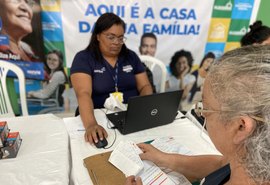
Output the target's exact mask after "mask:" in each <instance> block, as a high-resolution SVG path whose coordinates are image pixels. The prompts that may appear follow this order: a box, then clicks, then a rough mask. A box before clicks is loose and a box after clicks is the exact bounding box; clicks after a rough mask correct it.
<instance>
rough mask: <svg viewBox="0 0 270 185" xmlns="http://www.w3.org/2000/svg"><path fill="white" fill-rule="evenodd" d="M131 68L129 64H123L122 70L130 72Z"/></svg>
mask: <svg viewBox="0 0 270 185" xmlns="http://www.w3.org/2000/svg"><path fill="white" fill-rule="evenodd" d="M132 70H133V68H132V66H131V65H126V66H123V71H124V72H126V73H130V72H131V71H132Z"/></svg>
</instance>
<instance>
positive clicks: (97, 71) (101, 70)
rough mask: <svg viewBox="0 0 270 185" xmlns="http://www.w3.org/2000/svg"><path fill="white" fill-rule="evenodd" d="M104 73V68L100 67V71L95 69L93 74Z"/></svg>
mask: <svg viewBox="0 0 270 185" xmlns="http://www.w3.org/2000/svg"><path fill="white" fill-rule="evenodd" d="M104 71H106V69H105V67H102V68H101V69H95V70H94V73H104Z"/></svg>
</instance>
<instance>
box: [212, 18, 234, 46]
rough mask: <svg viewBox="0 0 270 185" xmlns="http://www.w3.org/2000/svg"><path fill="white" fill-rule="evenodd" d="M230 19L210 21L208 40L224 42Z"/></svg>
mask: <svg viewBox="0 0 270 185" xmlns="http://www.w3.org/2000/svg"><path fill="white" fill-rule="evenodd" d="M229 25H230V19H221V18H220V19H215V18H213V19H212V20H211V23H210V28H209V32H208V39H207V40H208V42H226V41H227V35H228V29H229Z"/></svg>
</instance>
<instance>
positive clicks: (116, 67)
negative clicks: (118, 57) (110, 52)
mask: <svg viewBox="0 0 270 185" xmlns="http://www.w3.org/2000/svg"><path fill="white" fill-rule="evenodd" d="M105 66H106V68H107V69H108V70H109V72H110V74H111V76H112V79H113V81H114V88H115V92H118V62H116V64H115V74H114V75H113V73H112V70H111V68H110V66H109V64H108V63H107V62H106V64H105Z"/></svg>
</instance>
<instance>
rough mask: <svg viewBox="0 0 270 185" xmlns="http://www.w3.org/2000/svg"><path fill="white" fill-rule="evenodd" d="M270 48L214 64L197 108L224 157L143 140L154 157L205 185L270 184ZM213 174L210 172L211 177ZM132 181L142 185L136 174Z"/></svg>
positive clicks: (245, 50)
mask: <svg viewBox="0 0 270 185" xmlns="http://www.w3.org/2000/svg"><path fill="white" fill-rule="evenodd" d="M269 92H270V46H247V47H242V48H239V49H236V50H233V51H230V52H228V53H226V54H224V55H223V56H222V57H221V58H220V59H219V60H218V61H215V62H214V64H213V65H212V66H211V68H210V71H209V74H208V75H207V77H206V80H205V83H204V87H203V100H202V104H198V105H199V106H196V112H197V113H198V114H199V115H200V116H203V117H204V118H205V120H206V121H205V123H206V127H207V131H208V133H209V136H210V138H211V140H212V142H213V143H214V145H215V146H216V148H217V149H218V150H219V151H220V152H221V153H222V156H215V155H201V156H185V155H181V154H168V153H164V152H161V151H159V150H158V149H156V148H154V147H153V146H151V145H149V144H139V147H140V148H141V149H142V151H143V153H142V154H141V155H140V157H141V158H142V159H143V160H150V161H153V162H154V163H155V164H157V165H158V166H162V167H167V168H170V169H172V170H174V171H177V172H179V173H182V174H183V175H185V176H186V177H187V178H188V179H189V180H190V181H194V180H198V179H203V178H204V177H205V178H204V180H203V182H202V183H201V184H203V185H222V184H226V185H227V184H237V185H247V184H248V185H255V184H260V185H269V184H270V137H269V135H270V93H269ZM209 174H210V175H209ZM126 184H141V181H140V179H135V177H134V176H130V177H128V178H127V183H126Z"/></svg>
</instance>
